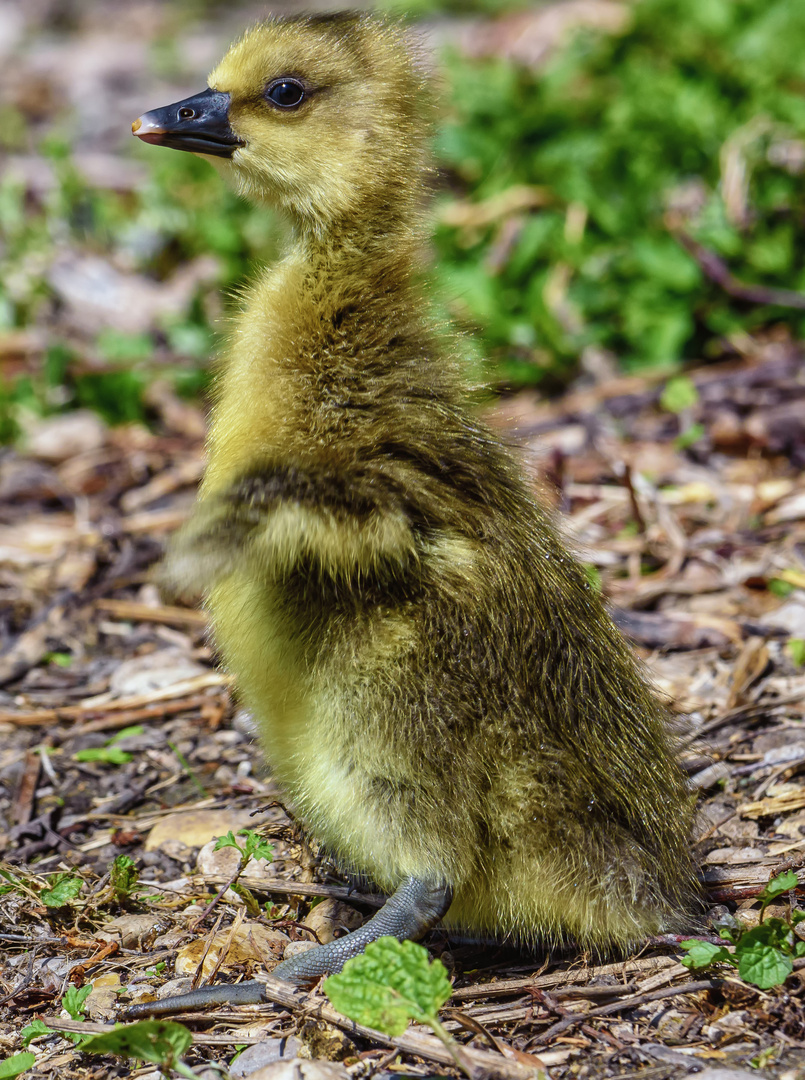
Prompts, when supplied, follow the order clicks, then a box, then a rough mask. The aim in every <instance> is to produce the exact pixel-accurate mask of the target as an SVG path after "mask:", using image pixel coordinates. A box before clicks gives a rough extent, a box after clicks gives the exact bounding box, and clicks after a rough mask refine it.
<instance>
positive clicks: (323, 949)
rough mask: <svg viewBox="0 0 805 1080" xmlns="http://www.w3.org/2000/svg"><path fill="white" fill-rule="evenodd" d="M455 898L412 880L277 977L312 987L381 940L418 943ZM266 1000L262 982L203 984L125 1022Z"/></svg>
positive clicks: (448, 890) (443, 888)
mask: <svg viewBox="0 0 805 1080" xmlns="http://www.w3.org/2000/svg"><path fill="white" fill-rule="evenodd" d="M452 899H453V889H452V887H451V886H450V885H446V884H445V883H444V882H439V883H437V884H434V883H433V882H432V881H422V880H420V879H419V878H415V877H409V878H406V880H405V881H404V882H403V883H402V885H400V887H399V888H398V889H397V891H396V892H395V893H394V894H393V895H392V896H390V897H389V898H388V900H387V901H386V903H385V904H384V905H383V907H382V908H381V909H380V911H378V913H377V915H375V916H374V917H373V918H371V919H370V920H369V922H368V923H365V924H364V925H363V926H362V927H361V928H360V930H354V931H353V932H352V933H351V934H347V935H346V936H345V937H342V938H338V939H337V940H336V941H330V942H328V944H327V945H319V946H318V947H317V948H315V949H310V950H309V951H308V952H304V953H300V954H299V955H298V956H294V957H292V958H291V959H290V960H283V962H282V963H281V964H279V965H278V966H277V967H275V968H274V970H273V971H272V972H271V974H272V975H274V976H276V977H277V978H279V979H283V980H284V981H285V982H288V983H291V984H292V985H293V986H307V985H308V984H310V983H313V982H315V981H316V979H318V978H320V977H321V976H322V975H333V974H335V972H336V971H340V970H341V968H342V967H343V966H344V964H345V963H346V962H347V960H351V959H352V957H353V956H357V955H358V954H359V953H362V952H363V950H364V949H365V948H366V946H367V945H368V944H369V943H370V942H371V941H376V940H377V939H378V938H380V937H386V936H389V937H395V938H397V940H398V941H418V940H419V939H420V938H421V937H424V936H425V934H427V932H428V930H431V929H432V928H433V927H434V926H435V925H436V923H438V921H439V920H440V919H441V918H442V917H443V916H444V915H445V914H446V913H447V909H448V908H449V907H450V903H451V901H452ZM265 1000H266V997H265V987H264V985H263V983H261V982H260V980H259V979H251V980H249V981H248V982H242V983H236V984H234V985H227V984H221V983H219V984H218V985H217V986H203V987H201V989H199V990H193V991H191V992H190V993H188V994H177V995H176V996H175V997H170V998H163V1000H162V1001H148V1002H142V1003H140V1004H138V1005H132V1006H131V1007H130V1008H129V1009H127V1010H126V1012H125V1013H124V1015H123V1019H124V1020H139V1019H140V1018H141V1017H143V1016H170V1015H171V1014H173V1013H177V1012H193V1011H195V1010H196V1009H204V1008H207V1007H208V1006H209V1005H257V1004H259V1003H260V1002H263V1001H265Z"/></svg>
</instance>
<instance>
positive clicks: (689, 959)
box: [681, 938, 735, 971]
mask: <svg viewBox="0 0 805 1080" xmlns="http://www.w3.org/2000/svg"><path fill="white" fill-rule="evenodd" d="M681 945H682V948H683V949H684V950H685V952H686V953H687V954H688V955H687V956H683V957H682V963H683V964H684V965H685V967H686V968H690V970H691V971H699V970H700V969H701V968H706V967H709V966H710V965H711V964H721V963H727V964H735V959H734V957H733V955H732V953H731V952H730V951H729V949H727V948H725V947H724V946H723V945H712V944H711V943H710V942H709V941H700V940H699V939H698V938H689V939H688V940H687V941H683V942H682V943H681Z"/></svg>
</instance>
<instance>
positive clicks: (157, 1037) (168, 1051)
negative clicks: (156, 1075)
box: [81, 1020, 196, 1080]
mask: <svg viewBox="0 0 805 1080" xmlns="http://www.w3.org/2000/svg"><path fill="white" fill-rule="evenodd" d="M192 1042H193V1035H192V1032H190V1031H188V1029H187V1028H186V1027H184V1025H182V1024H176V1023H173V1022H172V1021H165V1020H143V1021H141V1022H140V1023H138V1024H116V1025H115V1027H114V1029H113V1030H112V1031H109V1032H106V1033H104V1034H103V1035H95V1036H92V1037H91V1038H89V1039H87V1040H86V1041H85V1042H83V1043H82V1044H81V1052H82V1053H84V1054H117V1055H119V1056H120V1057H125V1058H136V1059H138V1060H140V1061H151V1062H153V1063H154V1064H155V1065H158V1066H159V1068H160V1069H161V1070H162V1071H163V1072H164V1073H165V1074H167V1073H169V1072H170V1070H173V1071H175V1072H177V1073H179V1075H180V1076H184V1077H187V1080H195V1078H196V1073H194V1072H193V1070H192V1069H191V1068H189V1066H188V1065H186V1064H185V1062H184V1061H182V1054H184V1053H185V1051H186V1050H187V1049H188V1047H189V1046H190V1045H191V1043H192Z"/></svg>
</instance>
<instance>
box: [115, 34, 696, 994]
mask: <svg viewBox="0 0 805 1080" xmlns="http://www.w3.org/2000/svg"><path fill="white" fill-rule="evenodd" d="M429 97H430V91H429V89H428V86H427V83H426V81H425V79H424V77H423V74H422V71H421V67H420V66H419V65H418V64H417V63H416V62H415V60H414V59H412V56H411V52H410V49H409V45H408V42H407V40H406V36H405V35H404V33H403V31H402V30H401V29H400V28H399V27H398V26H396V25H394V24H392V23H389V22H386V21H381V20H379V19H377V18H373V17H369V16H366V15H359V14H341V15H326V16H312V17H301V18H290V19H270V20H268V21H267V22H265V23H262V24H260V25H258V26H255V27H254V28H253V29H251V30H249V31H248V32H247V33H246V34H245V35H244V36H243V38H241V40H239V41H238V42H236V43H235V44H234V45H233V46H232V47H231V48H230V50H229V52H228V53H227V54H226V56H225V57H224V59H223V60H222V61H221V63H220V64H219V65H218V66H217V67H216V68H215V70H214V71H213V72H212V74H211V76H210V79H209V88H208V89H206V90H204V91H203V92H202V93H200V94H198V95H196V96H195V97H191V98H188V99H187V100H185V101H181V102H178V103H177V104H175V105H169V106H167V107H165V108H162V109H156V110H154V111H152V112H148V113H145V114H144V115H143V116H141V117H140V118H139V120H137V121H135V123H134V125H133V131H134V133H135V134H136V135H137V136H139V137H140V138H141V139H144V140H145V141H147V142H152V143H156V144H158V145H162V146H168V147H173V148H175V149H179V150H188V151H191V152H192V153H196V154H200V155H202V156H204V157H206V158H207V159H208V160H209V161H210V162H211V163H212V164H214V165H216V166H217V167H218V168H219V169H220V171H221V172H222V173H224V174H225V175H226V176H227V177H228V178H229V179H230V180H231V181H232V182H233V183H234V185H235V187H236V189H237V191H238V192H239V193H240V194H242V195H243V196H245V197H246V198H248V199H251V200H253V201H255V202H258V203H264V204H267V205H268V206H271V207H273V208H274V209H276V210H278V211H280V213H281V214H282V215H283V216H284V217H285V218H286V219H287V221H288V222H289V225H290V229H289V233H290V242H289V246H288V249H287V252H286V254H285V255H284V257H283V258H282V259H281V260H280V261H279V262H278V263H277V264H276V265H275V266H273V267H272V268H270V269H267V270H264V271H263V272H261V273H260V274H258V276H257V278H256V280H255V281H254V283H253V284H252V285H251V286H250V287H249V288H248V289H247V290H246V291H245V292H244V295H243V300H242V305H241V310H240V313H239V315H238V316H237V318H236V321H235V323H234V326H233V328H232V331H231V333H230V338H229V344H228V347H227V348H226V351H225V355H224V359H223V363H222V365H221V370H220V373H219V376H218V381H217V388H216V391H215V404H214V407H213V411H212V420H211V432H210V437H209V464H208V466H207V470H206V474H205V476H204V480H203V483H202V486H201V491H200V494H199V498H198V502H197V504H196V507H195V510H194V512H193V514H192V518H191V520H190V521H189V523H188V524H187V525H186V527H184V528H183V529H182V530H181V531H180V532H179V533H178V534H177V536H176V538H175V540H174V542H173V545H172V549H171V551H170V553H169V555H168V558H167V563H166V568H165V574H166V577H167V579H168V580H169V581H170V582H171V584H172V585H173V587H174V588H175V589H177V590H179V591H181V590H192V591H196V590H198V591H201V592H202V593H203V595H204V597H205V602H206V606H207V609H208V610H209V613H210V617H211V621H212V625H213V627H214V633H215V639H216V641H217V644H218V647H219V649H220V652H221V654H222V656H223V659H224V662H225V664H226V666H227V668H228V669H230V670H231V671H232V672H233V673H234V675H235V678H236V680H237V685H238V687H239V691H240V694H241V695H242V698H243V700H244V702H245V703H246V704H247V705H248V707H249V708H250V709H251V710H252V711H253V713H254V716H255V718H256V720H257V722H258V725H259V729H260V734H261V739H262V744H263V747H264V749H265V753H266V755H267V758H268V761H269V763H270V766H271V768H272V770H273V774H274V776H275V777H276V779H277V781H278V783H279V784H280V786H281V788H282V790H283V791H284V793H285V795H286V797H287V799H288V800H289V803H290V805H291V806H292V807H293V809H294V811H295V813H296V814H297V815H298V816H299V817H300V818H301V820H302V821H303V822H304V823H305V824H306V826H307V828H308V829H309V831H310V833H311V834H312V835H313V836H314V837H316V838H317V839H318V840H319V841H321V842H322V844H323V845H324V847H325V849H326V850H327V851H328V852H329V853H330V854H331V855H332V856H333V857H334V858H335V859H336V860H338V862H339V863H340V864H341V865H342V866H343V867H344V869H345V870H349V871H352V872H358V873H360V874H362V875H366V876H367V877H368V878H369V879H371V880H373V881H374V882H375V883H376V884H377V885H378V886H379V887H380V888H381V889H383V890H385V891H386V892H388V893H389V894H390V899H389V900H388V902H387V903H386V905H385V907H384V908H382V909H381V911H380V912H379V913H378V914H377V915H376V916H375V917H374V918H373V919H371V920H370V921H369V922H368V923H367V924H366V925H364V927H363V928H362V929H361V930H357V931H355V932H354V933H352V934H349V935H347V936H346V937H344V938H341V939H340V940H337V941H335V942H332V943H331V944H328V945H324V946H321V947H318V948H315V949H313V950H311V951H309V952H306V953H304V954H302V955H301V956H297V957H294V958H293V959H290V960H286V961H284V962H282V963H281V964H280V965H279V966H278V967H277V968H276V969H275V971H274V974H275V975H277V976H279V977H281V978H283V979H285V980H287V981H289V982H291V983H294V984H308V983H310V982H312V981H314V980H315V979H316V978H318V977H319V976H321V975H325V974H328V973H330V972H335V971H338V970H340V968H341V967H342V965H343V964H344V962H345V961H346V960H347V959H348V958H350V957H352V956H354V955H356V954H357V953H359V952H360V951H362V950H363V948H364V947H365V945H366V944H367V943H368V942H369V941H372V940H374V939H375V938H377V937H379V936H380V935H384V934H391V935H393V936H394V937H397V938H399V939H405V938H411V939H415V940H416V939H419V938H421V937H422V936H423V935H424V934H425V933H426V932H427V931H428V930H429V929H430V928H432V927H433V926H434V925H435V924H436V923H437V922H439V921H442V922H443V923H444V925H445V926H447V927H454V928H457V929H460V930H461V931H462V932H469V933H471V934H475V935H479V936H485V937H488V936H495V937H497V938H510V939H512V940H516V941H519V942H523V943H527V944H535V943H538V942H539V943H543V944H552V943H559V942H568V941H570V942H575V943H576V945H577V946H579V947H580V948H584V949H588V948H589V949H593V950H596V951H599V952H602V951H604V952H606V951H613V950H623V949H626V948H628V947H629V946H631V945H633V944H635V943H638V942H641V941H644V940H645V938H646V937H647V936H650V935H654V934H657V933H659V932H663V931H678V930H682V929H683V928H684V927H685V926H686V924H687V914H688V912H689V911H690V910H691V906H692V903H693V898H694V896H695V885H694V875H693V872H692V869H691V863H690V859H689V850H688V836H689V830H690V825H691V816H692V804H691V798H690V794H689V791H688V788H687V787H686V784H685V782H684V779H683V776H682V773H681V771H680V768H679V764H678V761H677V759H676V756H675V748H674V740H673V737H672V735H671V734H670V731H669V727H668V722H667V716H666V714H665V712H664V710H663V708H662V707H661V705H660V704H659V703H658V702H657V700H656V699H655V697H654V696H653V694H652V692H651V690H650V689H649V688H648V686H647V683H646V680H645V678H644V676H643V674H642V673H641V671H640V670H639V669H638V667H637V666H636V663H635V661H634V659H633V658H632V655H631V654H630V652H629V649H628V648H627V646H626V644H625V643H624V641H623V640H622V638H621V637H620V636H619V634H618V632H617V631H616V630H615V628H614V627H613V625H612V623H611V621H610V619H609V618H608V616H607V615H606V613H605V611H604V609H603V606H602V604H601V601H600V599H599V597H598V596H597V595H596V593H595V591H594V590H593V589H592V588H591V587H590V584H589V582H588V580H587V577H586V575H585V574H584V572H583V571H582V569H581V568H580V567H579V565H578V564H577V562H576V561H575V560H574V558H573V557H572V556H571V555H569V554H568V552H567V551H566V550H565V548H564V547H563V545H562V543H561V542H560V540H559V539H558V537H557V534H556V532H555V530H554V527H553V525H552V524H551V522H550V521H549V519H548V518H547V516H546V514H545V512H544V511H543V510H542V509H541V508H540V507H539V505H537V503H536V502H535V500H534V498H533V497H532V495H531V493H530V491H529V488H528V485H527V483H526V481H525V479H524V477H523V475H522V473H521V470H520V467H519V465H518V464H517V462H516V460H515V459H514V457H513V455H512V454H511V453H510V451H509V449H508V448H507V447H506V446H504V445H503V443H502V442H501V440H500V439H499V438H498V437H497V436H496V435H494V434H492V433H491V432H490V430H489V429H487V427H486V426H485V425H484V424H483V423H482V422H481V421H480V420H479V419H478V418H477V417H476V416H475V415H474V413H473V411H472V410H471V408H470V407H469V405H468V402H467V398H468V393H467V388H466V385H465V381H464V377H463V375H462V372H461V369H460V364H459V363H458V362H457V361H456V359H455V356H454V355H453V354H454V349H453V346H452V345H451V344H450V343H449V341H448V340H447V339H446V338H445V336H444V334H442V333H441V332H440V330H439V329H438V327H437V325H436V322H435V320H434V319H433V317H432V316H431V315H430V314H429V312H428V305H427V301H426V299H425V298H424V296H423V289H422V287H421V285H420V274H421V269H422V261H423V260H422V255H421V249H422V213H421V211H422V203H423V196H424V188H425V180H426V177H427V169H428V165H427V155H426V143H427V137H428V118H427V108H428V100H429ZM247 985H252V986H254V985H255V984H247ZM221 989H224V990H226V991H232V990H233V989H234V988H232V987H226V988H221ZM226 996H227V999H229V1000H231V999H232V998H233V995H232V994H231V993H230V994H228V995H226ZM258 996H259V995H258ZM242 999H243V1000H246V998H245V997H244V998H242ZM201 1000H202V1001H203V1000H204V999H203V998H202V999H201ZM206 1000H212V995H209V996H208V998H207V999H206Z"/></svg>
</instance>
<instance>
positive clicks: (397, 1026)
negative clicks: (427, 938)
mask: <svg viewBox="0 0 805 1080" xmlns="http://www.w3.org/2000/svg"><path fill="white" fill-rule="evenodd" d="M323 989H324V992H325V994H326V995H327V997H328V998H329V999H330V1001H331V1002H332V1003H333V1005H334V1007H335V1008H336V1009H338V1011H339V1012H341V1013H343V1014H344V1016H348V1017H349V1018H350V1020H354V1021H355V1022H356V1023H358V1024H363V1025H364V1026H366V1027H370V1028H374V1029H375V1030H377V1031H382V1032H384V1034H386V1035H392V1036H394V1035H402V1033H403V1032H404V1031H405V1029H406V1027H407V1026H408V1022H409V1020H415V1021H416V1022H417V1023H419V1024H427V1025H428V1027H430V1028H431V1029H432V1031H433V1032H434V1033H435V1034H436V1035H437V1036H438V1037H439V1038H440V1039H441V1040H442V1042H443V1043H444V1045H445V1046H446V1047H447V1049H448V1050H449V1051H450V1054H451V1055H452V1057H453V1059H454V1061H455V1062H456V1064H457V1065H458V1066H459V1067H460V1068H461V1069H463V1070H464V1071H465V1072H467V1073H468V1075H472V1072H471V1069H470V1067H469V1066H468V1063H467V1061H466V1058H465V1056H464V1055H463V1053H462V1050H461V1047H460V1046H459V1044H458V1043H457V1042H456V1041H455V1039H454V1038H453V1037H452V1036H451V1035H450V1034H449V1032H447V1031H446V1030H445V1028H444V1027H443V1025H442V1023H441V1021H440V1020H439V1017H438V1012H439V1009H440V1008H441V1007H442V1005H444V1003H445V1002H446V1001H447V999H448V998H449V997H450V994H451V993H452V987H451V985H450V980H449V978H448V976H447V971H446V970H445V966H444V964H443V963H442V962H441V961H440V960H433V961H431V959H430V957H429V956H428V951H427V949H424V948H423V947H422V946H421V945H417V944H415V943H414V942H413V941H397V939H396V938H393V937H382V938H378V940H377V941H373V942H371V943H370V944H369V945H367V946H366V949H365V951H364V952H363V953H361V954H360V955H358V956H354V957H353V958H352V959H351V960H348V961H347V962H346V964H344V967H343V969H342V970H341V971H340V972H339V973H338V974H337V975H331V976H330V977H329V978H328V979H325V981H324V983H323Z"/></svg>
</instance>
